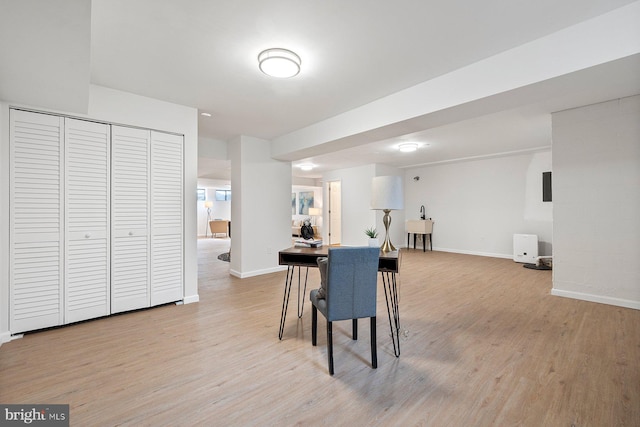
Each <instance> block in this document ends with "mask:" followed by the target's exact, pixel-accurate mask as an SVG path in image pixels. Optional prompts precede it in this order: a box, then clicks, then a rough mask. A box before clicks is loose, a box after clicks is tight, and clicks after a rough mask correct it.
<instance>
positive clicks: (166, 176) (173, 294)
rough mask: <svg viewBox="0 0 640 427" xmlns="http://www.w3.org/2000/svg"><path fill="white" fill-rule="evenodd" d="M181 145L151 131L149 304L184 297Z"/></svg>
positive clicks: (176, 138) (175, 138) (175, 139)
mask: <svg viewBox="0 0 640 427" xmlns="http://www.w3.org/2000/svg"><path fill="white" fill-rule="evenodd" d="M182 145H183V137H182V136H181V135H172V134H166V133H161V132H155V131H152V132H151V305H158V304H163V303H167V302H173V301H178V300H182V299H183V297H184V290H183V271H182V268H183V261H182V257H183V242H182V240H183V194H182V180H183V178H182V157H183V156H182Z"/></svg>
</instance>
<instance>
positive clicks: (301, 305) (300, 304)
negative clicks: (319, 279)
mask: <svg viewBox="0 0 640 427" xmlns="http://www.w3.org/2000/svg"><path fill="white" fill-rule="evenodd" d="M308 278H309V267H307V272H306V273H305V275H304V290H303V291H302V294H301V293H300V267H298V319H300V318H301V317H302V313H303V312H304V296H305V294H306V293H307V279H308Z"/></svg>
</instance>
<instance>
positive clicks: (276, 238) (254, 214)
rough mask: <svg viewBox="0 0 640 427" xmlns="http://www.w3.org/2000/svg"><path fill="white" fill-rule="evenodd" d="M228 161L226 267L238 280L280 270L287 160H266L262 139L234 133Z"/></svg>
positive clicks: (285, 236)
mask: <svg viewBox="0 0 640 427" xmlns="http://www.w3.org/2000/svg"><path fill="white" fill-rule="evenodd" d="M229 157H230V159H231V192H232V194H233V196H232V197H231V233H232V236H233V237H232V239H231V265H230V272H231V274H232V275H234V276H236V277H240V278H244V277H251V276H257V275H260V274H266V273H271V272H274V271H280V270H282V269H283V268H285V267H283V266H279V265H278V251H280V250H281V249H286V248H288V247H290V246H291V163H290V162H288V161H279V160H274V159H272V158H271V151H270V145H269V142H268V141H265V140H262V139H258V138H253V137H248V136H240V137H237V138H235V139H233V140H232V141H230V142H229Z"/></svg>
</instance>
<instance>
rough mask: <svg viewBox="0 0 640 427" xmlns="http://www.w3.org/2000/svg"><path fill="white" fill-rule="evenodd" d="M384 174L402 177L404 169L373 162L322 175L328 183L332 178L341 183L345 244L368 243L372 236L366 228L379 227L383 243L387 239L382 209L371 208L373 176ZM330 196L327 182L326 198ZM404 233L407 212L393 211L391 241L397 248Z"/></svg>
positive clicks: (342, 240) (357, 244)
mask: <svg viewBox="0 0 640 427" xmlns="http://www.w3.org/2000/svg"><path fill="white" fill-rule="evenodd" d="M382 175H398V176H402V171H400V170H399V169H396V168H392V167H389V166H384V165H375V164H371V165H366V166H360V167H355V168H348V169H339V170H335V171H331V172H327V173H326V174H324V175H323V177H322V179H323V181H324V182H325V183H327V182H329V181H340V182H341V193H342V201H341V203H342V227H341V228H342V239H341V244H342V245H345V246H359V245H367V244H368V241H369V238H368V237H367V235H366V234H364V231H365V230H366V229H367V228H369V227H372V226H375V227H376V228H377V230H378V239H379V240H380V242H382V241H383V240H384V237H385V231H384V225H383V223H382V216H383V213H382V211H374V210H371V182H372V179H373V177H374V176H382ZM327 197H328V196H327V193H326V185H325V200H326V199H327ZM405 201H406V199H405ZM325 222H326V221H325ZM403 235H404V211H402V210H399V211H392V212H391V226H390V230H389V237H390V239H391V243H393V245H394V246H396V247H401V246H402V242H403ZM325 239H326V236H325Z"/></svg>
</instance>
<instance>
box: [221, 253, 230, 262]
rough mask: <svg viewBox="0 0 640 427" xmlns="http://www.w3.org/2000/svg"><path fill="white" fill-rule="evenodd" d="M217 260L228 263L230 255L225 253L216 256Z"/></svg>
mask: <svg viewBox="0 0 640 427" xmlns="http://www.w3.org/2000/svg"><path fill="white" fill-rule="evenodd" d="M218 259H219V260H220V261H226V262H229V261H231V255H230V254H229V252H225V253H223V254H220V255H218Z"/></svg>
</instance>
